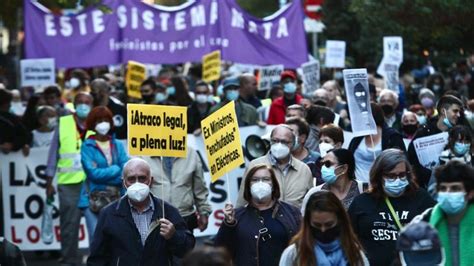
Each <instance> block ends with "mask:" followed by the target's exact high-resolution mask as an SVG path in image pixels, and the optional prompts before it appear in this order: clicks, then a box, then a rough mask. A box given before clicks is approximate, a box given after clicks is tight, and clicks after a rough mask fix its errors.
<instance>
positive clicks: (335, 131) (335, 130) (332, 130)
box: [319, 123, 344, 143]
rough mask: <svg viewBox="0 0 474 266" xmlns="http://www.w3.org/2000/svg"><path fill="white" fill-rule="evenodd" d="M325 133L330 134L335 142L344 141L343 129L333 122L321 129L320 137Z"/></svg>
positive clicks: (325, 134)
mask: <svg viewBox="0 0 474 266" xmlns="http://www.w3.org/2000/svg"><path fill="white" fill-rule="evenodd" d="M323 135H324V136H328V137H329V138H331V139H332V140H333V141H334V142H335V143H337V142H340V143H344V131H343V130H342V128H340V127H338V126H336V125H334V124H332V123H331V124H327V125H325V126H324V127H322V128H321V130H320V131H319V138H321V136H323Z"/></svg>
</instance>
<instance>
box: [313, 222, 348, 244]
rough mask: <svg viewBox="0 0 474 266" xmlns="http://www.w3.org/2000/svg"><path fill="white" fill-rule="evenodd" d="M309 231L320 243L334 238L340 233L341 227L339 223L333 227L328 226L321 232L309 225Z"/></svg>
mask: <svg viewBox="0 0 474 266" xmlns="http://www.w3.org/2000/svg"><path fill="white" fill-rule="evenodd" d="M311 233H312V234H313V237H314V238H315V239H316V240H318V241H319V242H321V243H330V242H332V241H334V240H336V238H338V237H339V235H340V234H341V228H340V227H339V225H336V226H334V227H333V228H329V229H327V230H326V231H324V232H322V231H321V230H319V229H317V228H314V227H311Z"/></svg>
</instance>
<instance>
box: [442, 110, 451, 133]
mask: <svg viewBox="0 0 474 266" xmlns="http://www.w3.org/2000/svg"><path fill="white" fill-rule="evenodd" d="M443 124H444V125H445V126H447V127H448V129H449V128H452V127H453V124H451V121H449V119H448V113H447V112H446V110H444V119H443Z"/></svg>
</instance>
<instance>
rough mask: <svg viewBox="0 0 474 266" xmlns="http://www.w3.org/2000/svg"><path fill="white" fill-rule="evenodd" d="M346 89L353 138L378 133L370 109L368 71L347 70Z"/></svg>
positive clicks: (345, 71) (344, 72)
mask: <svg viewBox="0 0 474 266" xmlns="http://www.w3.org/2000/svg"><path fill="white" fill-rule="evenodd" d="M342 73H343V75H344V87H345V90H346V96H347V104H348V105H349V113H350V117H351V122H352V123H351V125H352V132H353V136H354V137H357V136H366V135H371V134H376V133H377V127H376V125H375V121H374V118H373V117H372V110H371V108H370V94H369V83H368V81H367V69H365V68H359V69H345V70H343V71H342Z"/></svg>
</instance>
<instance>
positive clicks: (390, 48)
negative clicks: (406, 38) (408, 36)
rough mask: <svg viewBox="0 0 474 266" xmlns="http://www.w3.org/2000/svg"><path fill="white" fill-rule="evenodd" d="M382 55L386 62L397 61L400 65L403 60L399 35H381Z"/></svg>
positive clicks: (401, 41)
mask: <svg viewBox="0 0 474 266" xmlns="http://www.w3.org/2000/svg"><path fill="white" fill-rule="evenodd" d="M383 57H384V58H386V59H387V61H388V62H392V63H397V64H398V66H400V65H401V64H402V62H403V39H402V37H399V36H387V37H383Z"/></svg>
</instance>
